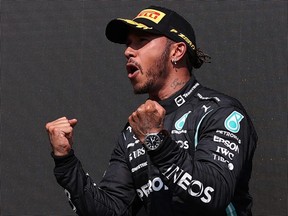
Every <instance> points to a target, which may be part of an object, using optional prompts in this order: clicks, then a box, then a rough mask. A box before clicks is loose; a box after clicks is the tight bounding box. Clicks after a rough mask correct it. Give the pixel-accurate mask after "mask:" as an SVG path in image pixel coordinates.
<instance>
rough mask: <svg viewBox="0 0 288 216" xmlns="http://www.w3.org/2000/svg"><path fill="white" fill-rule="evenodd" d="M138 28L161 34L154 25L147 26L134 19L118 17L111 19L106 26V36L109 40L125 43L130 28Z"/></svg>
mask: <svg viewBox="0 0 288 216" xmlns="http://www.w3.org/2000/svg"><path fill="white" fill-rule="evenodd" d="M131 28H132V29H138V30H142V31H147V32H150V33H152V34H159V32H158V31H157V30H155V29H153V28H152V27H149V26H146V25H145V24H143V23H139V22H135V21H134V20H129V19H122V18H117V19H114V20H112V21H110V22H109V23H108V25H107V27H106V32H105V34H106V37H107V38H108V40H110V41H112V42H115V43H120V44H125V43H126V41H127V36H128V33H129V30H130V29H131Z"/></svg>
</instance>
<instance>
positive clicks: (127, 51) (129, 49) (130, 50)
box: [124, 46, 135, 59]
mask: <svg viewBox="0 0 288 216" xmlns="http://www.w3.org/2000/svg"><path fill="white" fill-rule="evenodd" d="M124 55H125V57H126V58H127V59H129V58H130V57H135V50H134V49H133V48H132V47H131V46H127V48H126V49H125V52H124Z"/></svg>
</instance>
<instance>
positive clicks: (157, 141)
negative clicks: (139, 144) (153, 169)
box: [143, 130, 170, 151]
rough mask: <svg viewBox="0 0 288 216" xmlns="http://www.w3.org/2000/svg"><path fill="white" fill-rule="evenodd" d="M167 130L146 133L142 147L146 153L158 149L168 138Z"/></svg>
mask: <svg viewBox="0 0 288 216" xmlns="http://www.w3.org/2000/svg"><path fill="white" fill-rule="evenodd" d="M169 136H170V135H169V132H168V131H167V130H160V131H159V132H153V133H148V134H146V136H145V139H144V142H143V144H144V147H145V149H146V150H147V151H156V150H157V149H159V148H160V146H161V145H162V143H163V142H164V141H165V140H166V138H167V137H169Z"/></svg>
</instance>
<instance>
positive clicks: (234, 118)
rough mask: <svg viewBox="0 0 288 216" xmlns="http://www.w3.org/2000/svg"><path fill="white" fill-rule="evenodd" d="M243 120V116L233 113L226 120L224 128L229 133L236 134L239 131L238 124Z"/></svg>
mask: <svg viewBox="0 0 288 216" xmlns="http://www.w3.org/2000/svg"><path fill="white" fill-rule="evenodd" d="M243 118H244V116H243V115H242V114H241V113H239V112H237V111H234V112H232V113H231V114H230V115H229V116H228V117H227V118H226V120H225V122H224V126H225V128H226V129H227V130H229V131H230V132H232V133H238V132H239V130H240V122H241V120H242V119H243Z"/></svg>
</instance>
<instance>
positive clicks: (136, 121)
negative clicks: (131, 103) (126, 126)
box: [128, 100, 166, 143]
mask: <svg viewBox="0 0 288 216" xmlns="http://www.w3.org/2000/svg"><path fill="white" fill-rule="evenodd" d="M165 114H166V111H165V109H164V108H163V107H162V106H161V105H160V104H158V103H157V102H156V101H152V100H147V101H146V102H145V103H144V104H142V105H141V106H140V107H139V108H138V109H137V110H136V111H135V112H133V113H132V114H131V115H130V116H129V118H128V121H129V123H130V126H131V127H132V130H133V132H134V134H135V135H136V137H137V138H138V139H139V140H140V141H141V142H142V143H143V142H144V138H145V136H146V134H148V133H158V132H160V131H161V130H163V121H164V117H165Z"/></svg>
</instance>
